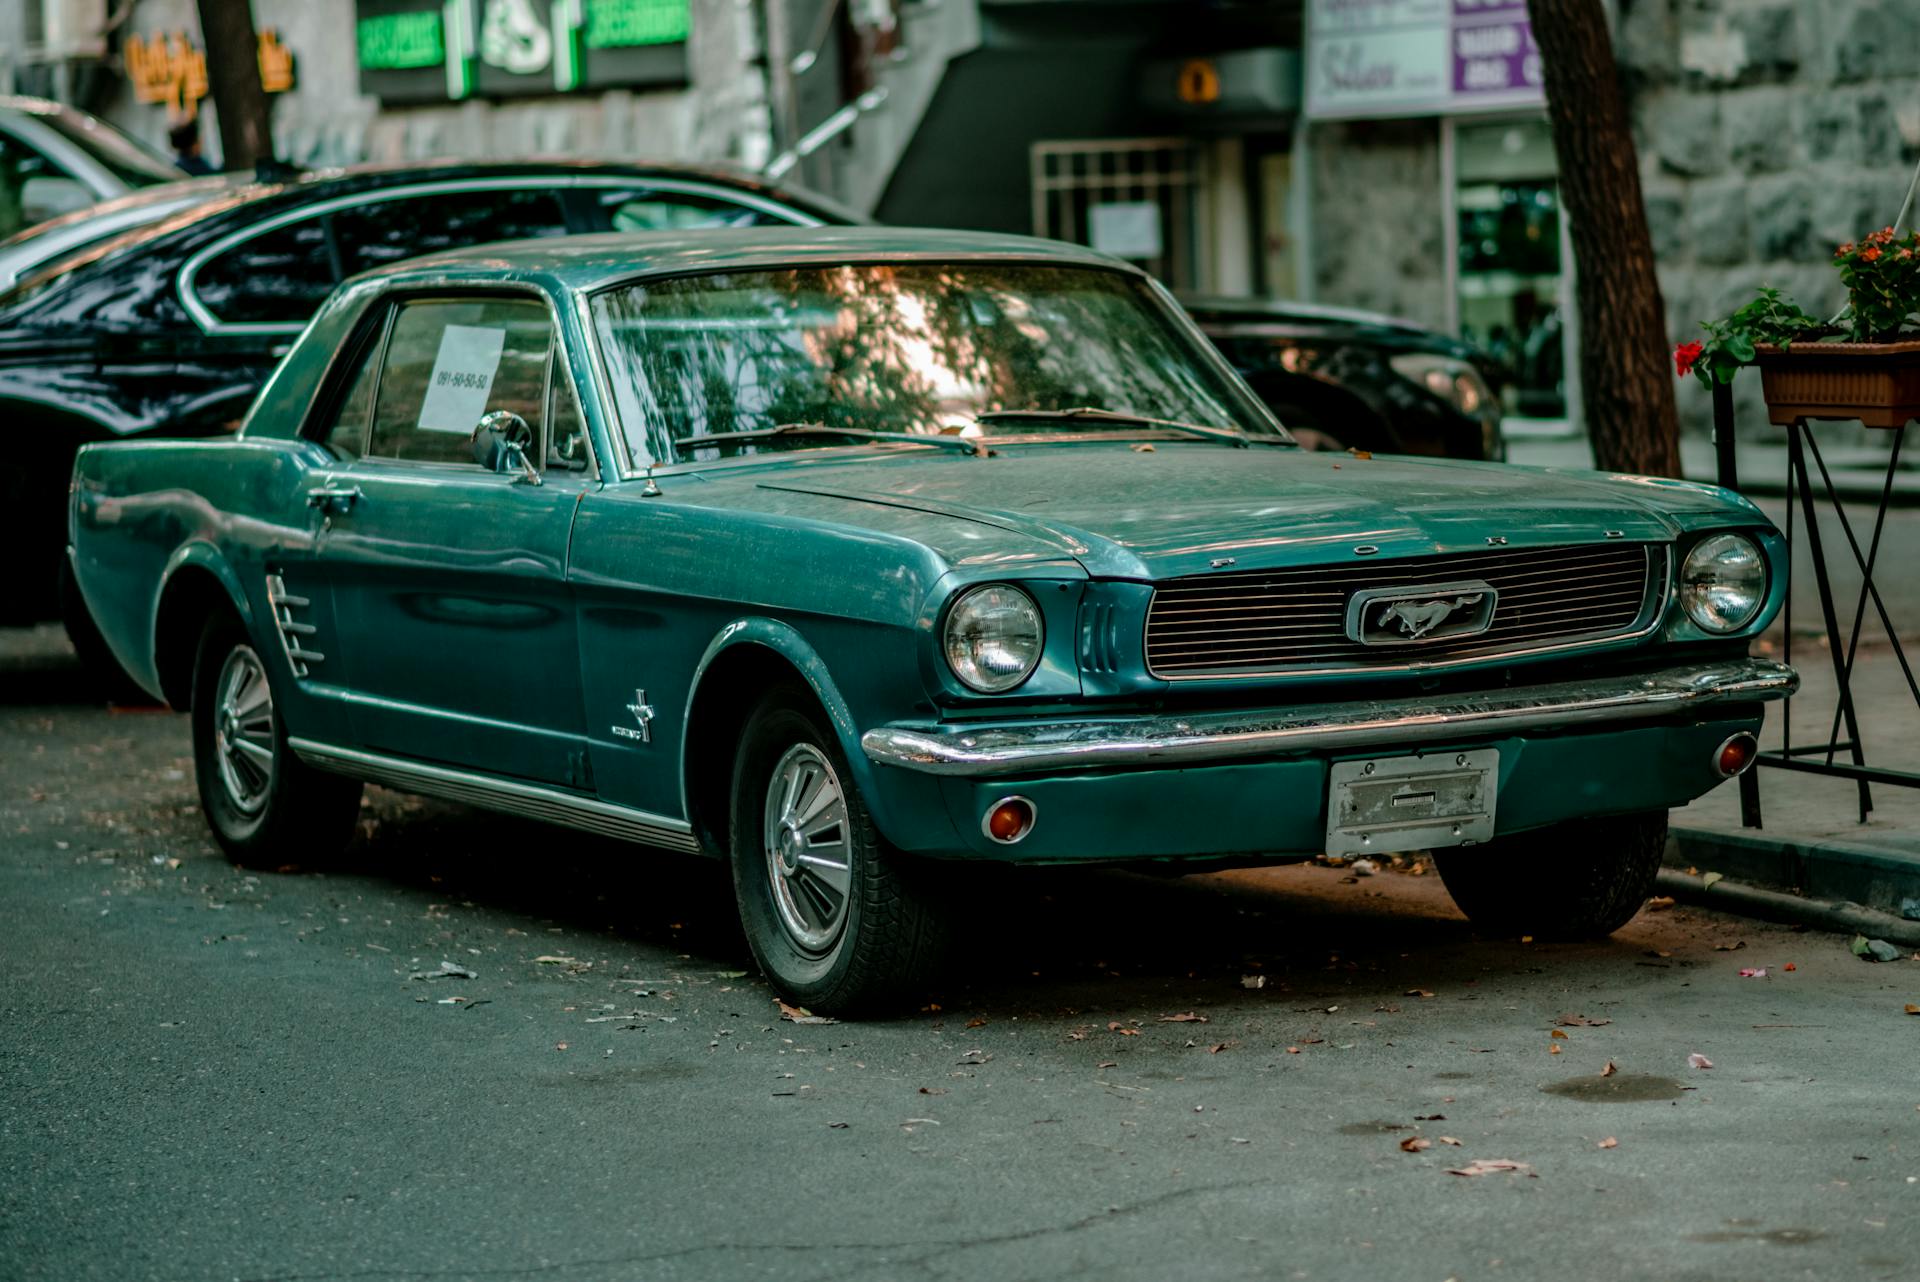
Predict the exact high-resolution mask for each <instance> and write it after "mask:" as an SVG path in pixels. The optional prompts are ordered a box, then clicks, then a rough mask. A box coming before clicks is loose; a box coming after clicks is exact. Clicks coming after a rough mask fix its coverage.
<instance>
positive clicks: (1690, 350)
mask: <svg viewBox="0 0 1920 1282" xmlns="http://www.w3.org/2000/svg"><path fill="white" fill-rule="evenodd" d="M1706 350H1707V349H1706V346H1705V345H1704V344H1702V343H1682V344H1680V346H1678V347H1676V348H1674V349H1673V369H1674V372H1675V373H1676V374H1678V375H1679V376H1680V377H1681V378H1685V377H1686V376H1687V375H1689V374H1691V373H1692V372H1693V363H1694V362H1695V361H1697V360H1699V359H1700V353H1702V352H1704V351H1706Z"/></svg>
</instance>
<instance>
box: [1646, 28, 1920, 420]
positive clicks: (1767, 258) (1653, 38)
mask: <svg viewBox="0 0 1920 1282" xmlns="http://www.w3.org/2000/svg"><path fill="white" fill-rule="evenodd" d="M1618 54H1619V58H1620V61H1621V63H1622V65H1623V68H1624V70H1625V72H1626V74H1627V77H1628V81H1627V83H1628V88H1629V94H1630V98H1629V101H1630V104H1631V110H1632V112H1633V117H1634V127H1635V133H1636V135H1637V137H1638V140H1639V146H1640V164H1641V181H1642V183H1643V185H1644V188H1645V194H1646V202H1647V221H1648V225H1649V227H1650V228H1651V230H1652V233H1653V246H1654V254H1655V256H1656V257H1657V259H1658V261H1659V268H1660V285H1661V291H1662V293H1663V294H1664V295H1665V299H1666V304H1667V316H1668V322H1669V325H1670V328H1671V330H1672V334H1673V337H1674V341H1675V342H1685V341H1687V340H1689V339H1691V338H1694V337H1697V336H1698V334H1699V328H1698V327H1699V322H1700V321H1701V320H1703V319H1707V318H1710V317H1718V316H1724V315H1725V314H1726V313H1727V312H1729V311H1731V310H1732V309H1733V308H1735V307H1737V306H1739V305H1740V304H1741V303H1743V302H1745V301H1747V300H1748V299H1749V298H1751V297H1752V296H1753V291H1754V289H1755V288H1756V287H1757V286H1760V285H1763V284H1766V285H1775V286H1778V287H1779V288H1780V289H1782V290H1784V291H1785V292H1787V293H1788V294H1790V295H1792V296H1793V298H1794V299H1795V300H1796V301H1797V302H1799V303H1800V305H1801V306H1803V307H1805V308H1806V309H1807V310H1808V311H1810V312H1815V313H1825V314H1828V315H1831V314H1832V313H1833V312H1834V311H1836V310H1838V309H1839V307H1840V306H1841V305H1842V304H1843V303H1844V302H1845V301H1846V297H1845V294H1844V292H1843V291H1842V290H1841V288H1840V283H1839V278H1838V276H1837V275H1836V274H1835V273H1834V271H1833V268H1832V266H1831V258H1832V253H1833V249H1834V246H1836V245H1838V244H1839V243H1840V242H1842V241H1846V240H1852V239H1855V238H1857V237H1858V236H1859V235H1860V234H1861V233H1862V232H1865V231H1869V230H1872V229H1873V228H1876V227H1880V226H1884V225H1885V224H1887V223H1890V222H1892V221H1893V219H1894V217H1895V215H1896V214H1897V213H1898V212H1899V210H1900V204H1901V200H1902V199H1903V197H1904V196H1905V195H1906V192H1907V185H1908V183H1909V181H1910V180H1911V179H1912V176H1913V171H1914V165H1915V162H1916V161H1917V160H1920V0H1622V3H1621V18H1620V27H1619V39H1618ZM1735 390H1736V395H1737V398H1738V403H1739V416H1740V424H1741V429H1742V432H1743V434H1745V433H1748V432H1755V431H1765V430H1766V429H1765V419H1764V417H1763V414H1762V411H1761V409H1760V402H1759V391H1760V389H1759V380H1758V379H1757V378H1753V377H1744V378H1741V379H1740V380H1738V382H1737V383H1736V384H1735ZM1680 407H1681V417H1682V421H1683V423H1685V424H1686V426H1688V427H1689V428H1692V429H1701V430H1704V428H1705V427H1706V425H1707V424H1708V422H1709V421H1710V414H1711V410H1710V409H1709V407H1708V395H1707V392H1706V389H1704V388H1702V387H1700V386H1699V385H1698V383H1696V382H1695V381H1694V380H1691V379H1689V380H1687V381H1686V382H1685V383H1684V384H1682V385H1681V389H1680Z"/></svg>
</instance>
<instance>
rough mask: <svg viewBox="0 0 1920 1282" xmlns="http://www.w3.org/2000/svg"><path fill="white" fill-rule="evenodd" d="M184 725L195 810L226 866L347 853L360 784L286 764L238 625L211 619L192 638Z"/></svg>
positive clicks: (263, 680)
mask: <svg viewBox="0 0 1920 1282" xmlns="http://www.w3.org/2000/svg"><path fill="white" fill-rule="evenodd" d="M191 715H192V720H193V765H194V776H195V779H196V781H197V782H198V784H199V786H200V806H201V809H202V810H203V811H204V812H205V813H206V816H207V824H208V826H209V827H211V828H212V829H213V836H214V840H216V841H218V842H219V843H220V847H221V849H223V850H225V851H226V852H227V855H228V857H229V858H231V859H232V860H233V861H234V862H236V863H240V864H247V865H265V866H269V867H277V866H279V865H282V864H289V863H312V862H319V861H324V860H326V859H329V858H332V857H334V856H337V855H338V854H339V853H340V851H341V850H343V849H344V848H345V847H346V845H347V842H348V841H349V840H351V839H352V837H353V828H354V825H355V823H357V822H358V820H359V815H360V784H359V782H358V781H357V780H353V779H344V778H341V777H339V776H337V775H329V774H323V773H322V772H320V771H317V770H314V769H313V768H312V767H310V766H308V765H306V764H304V763H303V762H301V761H300V760H299V759H298V758H297V757H295V756H294V755H293V752H292V751H291V750H290V749H289V748H288V747H287V732H286V725H285V723H284V722H283V721H282V720H281V717H280V710H279V708H278V706H277V705H276V704H275V702H274V690H273V682H272V679H271V678H270V677H269V676H268V674H267V667H266V664H265V663H264V662H263V661H262V660H261V657H260V654H259V652H258V651H256V650H255V649H254V648H253V642H252V640H251V639H250V638H249V637H248V636H247V634H246V630H245V629H244V628H242V627H241V626H240V624H239V622H238V621H237V620H234V619H232V618H219V619H215V620H214V621H212V622H211V623H209V624H208V626H207V630H206V632H205V633H203V634H202V636H201V638H200V650H199V655H198V658H197V660H196V662H195V666H194V677H193V708H192V713H191Z"/></svg>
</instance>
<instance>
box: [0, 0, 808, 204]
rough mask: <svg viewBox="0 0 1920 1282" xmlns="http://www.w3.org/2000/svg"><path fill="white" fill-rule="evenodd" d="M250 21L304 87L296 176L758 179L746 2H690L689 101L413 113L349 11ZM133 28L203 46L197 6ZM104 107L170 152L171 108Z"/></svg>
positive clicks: (551, 102)
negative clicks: (739, 175)
mask: <svg viewBox="0 0 1920 1282" xmlns="http://www.w3.org/2000/svg"><path fill="white" fill-rule="evenodd" d="M0 2H4V0H0ZM253 11H254V21H255V24H256V25H257V26H259V27H261V28H267V27H271V28H273V29H275V30H276V31H277V32H278V33H279V37H280V43H281V44H283V45H285V46H287V47H288V48H289V49H291V50H292V51H293V54H294V58H295V73H296V80H295V86H294V88H293V89H292V90H290V91H289V92H287V93H284V94H280V95H277V96H276V97H275V100H274V107H273V132H274V143H275V147H276V149H277V151H278V152H279V155H280V157H281V158H282V159H283V160H288V161H291V162H293V163H295V164H300V165H308V166H316V165H338V164H349V163H353V162H356V161H362V160H373V161H400V160H417V159H433V158H439V157H448V156H467V157H482V158H486V157H516V156H529V155H575V156H594V157H602V156H604V157H615V158H622V159H646V160H697V161H713V162H730V163H733V164H736V165H743V166H746V167H748V168H758V167H760V166H761V165H762V164H764V163H765V161H766V159H767V154H768V147H769V138H770V135H769V117H768V113H767V100H766V91H765V83H766V82H765V77H764V75H763V74H762V73H761V71H760V70H759V68H758V67H757V66H756V64H755V59H756V58H757V57H758V53H759V37H758V31H757V28H756V26H755V23H754V18H753V10H752V8H751V7H750V6H748V5H744V4H739V3H737V2H736V0H693V11H692V23H691V30H690V35H689V39H688V61H689V63H690V67H691V80H692V83H691V85H689V86H688V87H687V88H684V89H659V90H647V91H640V92H624V91H613V92H609V93H604V94H598V95H585V94H582V95H578V96H554V97H541V98H515V99H505V100H501V101H498V102H489V101H482V100H469V101H466V102H461V103H449V104H446V105H442V106H432V105H429V106H406V107H382V106H381V104H380V103H379V102H378V101H376V100H375V99H373V98H369V97H366V96H364V95H362V94H361V93H360V87H359V68H358V62H357V60H356V57H355V48H354V5H353V0H253ZM132 30H134V31H136V32H139V33H141V34H151V33H154V32H172V31H177V30H184V31H186V32H187V33H188V35H189V38H191V39H193V40H194V41H195V43H199V40H198V35H197V33H198V30H199V21H198V18H197V16H196V7H195V0H142V3H141V4H140V5H139V7H138V8H137V9H135V10H134V17H133V21H132ZM96 109H98V110H100V112H101V114H102V115H104V116H106V117H107V118H108V119H110V120H112V121H113V122H114V123H115V124H117V125H119V126H121V127H122V128H124V129H126V130H128V131H129V132H131V133H134V134H137V135H139V136H141V137H143V138H146V139H148V140H149V141H152V142H154V143H156V144H158V145H161V146H162V147H163V148H164V144H165V140H166V132H167V119H166V112H165V110H164V109H163V108H160V107H157V106H149V105H146V104H142V103H136V102H135V101H133V96H132V94H131V93H130V92H129V91H127V90H126V89H125V88H124V86H123V87H121V88H119V89H118V90H117V91H116V92H114V93H112V94H110V95H109V96H108V98H107V99H106V100H105V101H104V102H103V103H101V104H98V106H97V108H96ZM211 109H212V102H211V101H210V100H209V101H208V102H207V103H205V104H203V110H205V111H206V115H207V119H206V123H205V126H204V127H203V130H202V135H203V137H204V138H205V144H204V145H205V147H206V150H207V152H208V153H209V154H210V155H211V154H215V153H217V152H218V150H219V131H218V128H217V125H216V122H215V121H214V119H213V114H212V110H211Z"/></svg>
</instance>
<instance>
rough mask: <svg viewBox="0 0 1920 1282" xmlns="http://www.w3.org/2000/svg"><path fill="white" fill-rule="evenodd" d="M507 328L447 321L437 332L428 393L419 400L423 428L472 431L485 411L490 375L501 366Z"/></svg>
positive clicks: (490, 383)
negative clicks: (444, 329) (441, 331)
mask: <svg viewBox="0 0 1920 1282" xmlns="http://www.w3.org/2000/svg"><path fill="white" fill-rule="evenodd" d="M506 342H507V331H506V330H504V329H490V328H488V327H486V326H484V325H449V326H447V328H446V332H445V333H443V334H441V335H440V353H439V355H437V356H435V357H434V358H433V373H432V374H431V375H429V376H428V379H427V396H426V399H425V400H423V401H421V402H420V430H421V431H423V432H458V433H460V434H461V435H462V436H465V435H467V434H468V433H470V432H472V431H473V425H474V424H475V423H478V422H479V421H480V417H481V415H483V414H485V413H486V412H487V398H488V396H490V395H491V394H492V393H493V376H494V374H495V373H497V372H498V371H499V369H500V352H501V349H502V348H504V347H505V346H506Z"/></svg>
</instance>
